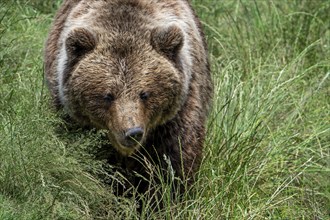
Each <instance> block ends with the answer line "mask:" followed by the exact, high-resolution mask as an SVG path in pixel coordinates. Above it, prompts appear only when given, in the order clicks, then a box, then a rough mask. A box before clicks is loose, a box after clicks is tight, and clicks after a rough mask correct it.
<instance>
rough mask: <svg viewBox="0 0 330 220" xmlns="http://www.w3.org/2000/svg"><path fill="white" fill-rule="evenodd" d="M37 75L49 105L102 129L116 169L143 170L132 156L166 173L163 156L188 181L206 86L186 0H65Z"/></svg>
mask: <svg viewBox="0 0 330 220" xmlns="http://www.w3.org/2000/svg"><path fill="white" fill-rule="evenodd" d="M45 74H46V79H47V83H48V86H49V89H50V91H51V95H52V98H53V101H54V105H55V106H56V107H57V108H58V109H60V108H64V109H65V110H66V111H67V113H68V114H69V115H70V117H72V118H73V119H74V120H76V121H77V122H78V123H80V124H81V125H82V126H84V125H89V126H94V127H96V128H99V129H106V130H108V137H109V140H110V142H111V144H112V146H113V147H114V148H115V149H116V150H117V152H118V153H119V154H120V155H122V156H124V157H126V159H125V164H122V165H123V166H126V168H129V169H132V170H136V171H139V172H140V171H141V172H143V169H144V168H143V166H142V165H139V164H138V163H137V162H136V161H135V160H134V158H133V157H134V155H136V154H137V153H139V154H143V155H144V156H145V157H146V158H149V159H150V160H153V161H156V163H157V164H158V165H160V166H161V167H163V168H164V169H166V167H167V166H168V164H167V163H166V162H164V155H165V156H166V157H167V158H169V159H170V161H171V165H172V167H173V169H174V171H175V174H176V175H177V176H179V177H181V178H184V179H187V180H189V181H190V182H191V181H192V180H193V176H194V174H195V173H196V171H197V170H198V168H199V165H200V162H201V158H202V149H203V142H204V137H205V123H206V120H207V114H208V112H209V108H210V103H211V95H212V83H211V77H210V70H209V64H208V58H207V49H206V44H205V40H204V37H203V34H202V31H201V28H200V22H199V20H198V19H197V17H196V16H195V14H194V12H193V11H192V9H191V7H190V5H189V3H188V1H186V0H102V1H101V0H65V1H64V3H63V4H62V6H61V8H60V9H59V11H58V13H57V15H56V17H55V20H54V23H53V26H52V28H51V31H50V34H49V37H48V40H47V43H46V49H45ZM133 139H135V140H136V141H138V142H140V143H137V142H136V141H134V140H133ZM141 145H142V146H143V147H142V148H141V147H140V146H141ZM132 156H133V157H132ZM127 161H128V162H127ZM110 162H111V161H110ZM123 163H124V162H123Z"/></svg>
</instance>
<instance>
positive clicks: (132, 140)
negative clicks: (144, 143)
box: [125, 127, 143, 146]
mask: <svg viewBox="0 0 330 220" xmlns="http://www.w3.org/2000/svg"><path fill="white" fill-rule="evenodd" d="M142 137H143V129H142V128H140V127H135V128H130V129H128V130H127V131H126V133H125V141H126V144H127V146H132V145H135V144H136V142H140V141H141V140H142Z"/></svg>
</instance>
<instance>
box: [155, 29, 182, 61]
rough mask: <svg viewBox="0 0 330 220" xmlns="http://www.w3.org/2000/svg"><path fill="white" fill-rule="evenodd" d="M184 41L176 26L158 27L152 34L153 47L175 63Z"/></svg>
mask: <svg viewBox="0 0 330 220" xmlns="http://www.w3.org/2000/svg"><path fill="white" fill-rule="evenodd" d="M183 41H184V36H183V33H182V31H181V29H180V28H179V27H177V26H176V25H172V26H169V27H165V28H164V27H157V28H155V29H153V30H152V32H151V46H152V47H153V48H154V49H155V50H156V51H157V52H158V53H160V54H164V55H165V56H167V57H168V58H169V59H170V60H172V61H174V62H175V61H176V58H177V55H178V53H179V51H180V49H181V48H182V46H183Z"/></svg>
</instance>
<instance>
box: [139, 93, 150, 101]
mask: <svg viewBox="0 0 330 220" xmlns="http://www.w3.org/2000/svg"><path fill="white" fill-rule="evenodd" d="M148 98H149V93H148V92H141V93H140V99H141V100H142V101H146V100H147V99H148Z"/></svg>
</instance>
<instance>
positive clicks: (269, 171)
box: [0, 0, 330, 219]
mask: <svg viewBox="0 0 330 220" xmlns="http://www.w3.org/2000/svg"><path fill="white" fill-rule="evenodd" d="M192 2H193V6H194V8H195V9H196V11H197V13H198V15H199V16H200V18H201V19H202V22H203V25H204V29H205V33H206V37H207V40H208V43H209V51H210V59H211V64H212V73H213V79H214V85H215V94H214V104H213V111H212V114H211V116H210V120H209V124H208V138H207V141H206V144H205V151H204V155H205V157H204V160H203V164H202V166H201V169H200V172H199V173H198V181H197V182H196V184H195V185H194V188H193V189H192V190H191V191H189V192H187V194H185V195H184V196H183V198H184V199H183V200H182V201H178V202H176V203H173V202H172V201H171V198H170V190H172V189H171V188H170V186H168V185H166V184H161V185H160V186H159V189H158V190H161V191H162V192H164V198H163V200H164V204H165V209H164V210H162V211H160V212H154V213H152V212H151V210H150V209H151V206H149V205H150V204H149V202H150V201H148V197H145V198H144V199H142V200H143V203H144V205H145V208H144V209H143V210H142V217H141V218H142V219H143V218H150V219H329V218H330V211H329V210H330V158H329V154H330V152H329V151H330V98H329V97H330V89H329V88H330V79H329V77H330V76H329V75H330V14H329V11H330V2H329V1H323V0H314V1H309V0H301V1H291V0H281V1H271V0H269V1H258V0H254V1H253V0H224V1H216V0H203V1H201V0H193V1H192ZM58 5H59V1H55V2H54V1H52V2H51V1H40V0H30V1H20V0H17V1H13V0H6V1H1V2H0V219H138V218H139V214H138V213H137V211H136V210H137V208H138V204H137V203H136V201H135V193H134V192H135V191H134V189H127V190H129V191H130V192H132V194H133V196H132V197H117V196H115V195H114V194H113V189H114V188H113V186H111V185H108V184H105V182H106V181H105V180H107V179H112V180H114V179H115V180H117V182H118V183H120V182H121V181H123V180H124V179H125V176H121V175H120V174H119V173H114V174H113V173H111V172H107V171H108V170H109V169H112V167H111V166H109V165H107V164H106V163H104V161H102V160H97V159H95V157H94V154H93V152H95V151H97V150H98V149H99V148H100V146H102V145H103V144H104V138H102V137H103V134H102V132H97V131H85V130H82V129H79V128H74V129H71V128H70V127H68V126H67V125H66V124H65V122H64V121H62V120H61V117H59V115H57V113H55V112H54V111H53V110H52V109H51V107H50V104H49V95H48V91H47V89H46V88H45V86H44V83H43V82H44V81H43V64H42V49H43V45H44V41H45V38H46V36H47V31H48V29H49V26H50V23H51V21H52V18H53V15H54V13H55V11H56V9H57V7H58ZM115 182H116V181H115Z"/></svg>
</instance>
